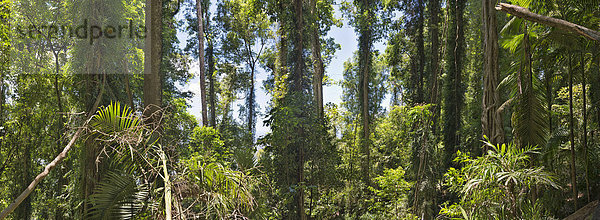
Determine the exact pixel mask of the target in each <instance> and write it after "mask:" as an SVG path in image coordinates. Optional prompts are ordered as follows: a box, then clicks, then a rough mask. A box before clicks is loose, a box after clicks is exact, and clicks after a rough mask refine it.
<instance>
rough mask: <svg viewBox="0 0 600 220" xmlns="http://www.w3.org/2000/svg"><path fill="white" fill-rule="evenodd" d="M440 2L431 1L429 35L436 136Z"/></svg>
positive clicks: (438, 103) (435, 132)
mask: <svg viewBox="0 0 600 220" xmlns="http://www.w3.org/2000/svg"><path fill="white" fill-rule="evenodd" d="M440 7H441V6H440V1H439V0H429V17H430V19H429V22H430V24H429V33H430V36H431V63H430V65H431V66H430V68H429V69H430V70H431V74H430V76H431V80H430V82H431V96H430V102H431V103H433V104H434V105H435V106H434V107H433V109H432V112H433V131H432V133H433V134H434V135H436V134H437V121H438V120H437V119H438V116H439V109H440V107H439V105H440V102H439V98H438V94H439V89H438V88H439V77H440V73H441V72H440V59H439V53H440V39H439V25H440V17H439V15H440Z"/></svg>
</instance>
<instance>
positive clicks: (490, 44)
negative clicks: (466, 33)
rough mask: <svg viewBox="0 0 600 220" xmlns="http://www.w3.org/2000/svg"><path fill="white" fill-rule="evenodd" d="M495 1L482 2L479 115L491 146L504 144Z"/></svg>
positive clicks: (484, 133) (485, 0)
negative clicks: (481, 95)
mask: <svg viewBox="0 0 600 220" xmlns="http://www.w3.org/2000/svg"><path fill="white" fill-rule="evenodd" d="M495 3H496V1H495V0H483V1H482V8H483V15H482V16H483V22H482V23H483V43H484V47H485V49H484V55H485V56H484V62H483V70H484V76H483V78H484V84H483V101H482V110H483V114H481V125H482V127H483V129H482V130H483V135H485V136H487V137H488V138H489V140H490V142H492V144H500V143H504V129H503V126H502V114H501V113H500V112H499V111H498V108H499V107H500V105H501V104H502V103H501V101H500V95H499V94H498V91H497V90H496V89H497V87H498V77H499V74H498V22H497V21H496V13H495V10H494V5H495Z"/></svg>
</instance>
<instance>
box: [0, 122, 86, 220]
mask: <svg viewBox="0 0 600 220" xmlns="http://www.w3.org/2000/svg"><path fill="white" fill-rule="evenodd" d="M84 127H85V126H84ZM84 127H81V128H79V129H78V130H77V132H75V134H74V135H73V138H71V141H69V144H67V146H65V148H64V149H63V151H62V152H60V154H59V155H58V156H56V158H54V160H53V161H52V162H51V163H49V164H48V165H46V168H44V171H43V172H41V173H40V174H38V175H37V176H36V177H35V179H34V180H33V181H32V182H31V183H30V184H29V186H27V189H25V190H24V191H23V192H22V193H21V195H19V197H17V199H15V201H14V202H13V203H11V204H10V205H9V206H8V207H6V208H5V209H4V210H2V213H0V219H4V218H6V216H8V214H10V213H11V212H12V211H14V210H15V209H16V208H17V206H19V204H21V202H23V200H25V198H27V196H29V194H31V192H33V189H35V186H36V185H37V184H38V183H40V182H41V181H42V180H43V179H44V178H45V177H46V176H48V174H49V173H50V171H51V170H52V169H54V167H56V165H58V163H60V162H61V161H62V160H63V159H65V157H66V156H67V152H69V150H70V149H71V146H73V144H74V143H75V141H76V140H77V138H79V136H81V133H82V132H83V129H84Z"/></svg>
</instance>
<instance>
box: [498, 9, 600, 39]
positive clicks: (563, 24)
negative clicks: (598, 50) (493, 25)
mask: <svg viewBox="0 0 600 220" xmlns="http://www.w3.org/2000/svg"><path fill="white" fill-rule="evenodd" d="M496 10H498V11H503V12H506V13H508V14H511V15H514V16H517V17H519V18H523V19H525V20H528V21H533V22H536V23H540V24H544V25H548V26H550V27H555V28H559V29H562V30H565V31H569V32H573V33H576V34H579V35H581V36H584V37H585V38H587V39H590V40H594V41H598V42H600V32H598V31H595V30H592V29H589V28H586V27H584V26H581V25H578V24H573V23H571V22H568V21H565V20H562V19H558V18H553V17H548V16H544V15H540V14H536V13H533V12H531V11H529V9H527V8H523V7H519V6H516V5H511V4H506V3H499V4H498V6H496Z"/></svg>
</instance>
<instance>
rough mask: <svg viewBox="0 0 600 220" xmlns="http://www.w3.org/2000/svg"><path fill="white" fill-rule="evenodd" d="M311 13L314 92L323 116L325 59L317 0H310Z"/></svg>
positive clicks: (319, 113)
mask: <svg viewBox="0 0 600 220" xmlns="http://www.w3.org/2000/svg"><path fill="white" fill-rule="evenodd" d="M310 13H311V17H312V19H313V24H312V34H311V36H310V37H311V42H310V43H311V50H312V59H313V61H312V62H313V68H314V71H315V72H314V74H313V93H314V98H315V104H316V106H317V108H316V109H317V116H318V118H319V119H322V118H323V76H324V73H325V70H324V67H323V59H322V58H321V41H320V33H321V31H320V30H319V16H318V15H317V1H316V0H310Z"/></svg>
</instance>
